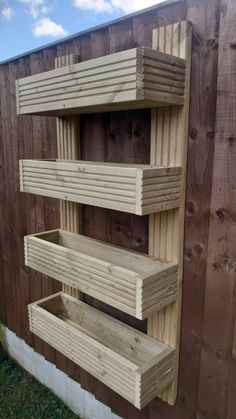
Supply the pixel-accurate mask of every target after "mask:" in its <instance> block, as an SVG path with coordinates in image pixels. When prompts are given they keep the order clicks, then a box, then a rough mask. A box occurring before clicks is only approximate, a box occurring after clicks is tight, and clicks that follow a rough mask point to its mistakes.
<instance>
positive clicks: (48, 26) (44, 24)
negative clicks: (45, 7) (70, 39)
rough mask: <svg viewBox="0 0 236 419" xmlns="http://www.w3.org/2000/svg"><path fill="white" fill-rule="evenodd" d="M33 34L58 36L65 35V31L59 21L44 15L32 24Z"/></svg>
mask: <svg viewBox="0 0 236 419" xmlns="http://www.w3.org/2000/svg"><path fill="white" fill-rule="evenodd" d="M33 34H34V35H35V36H37V37H40V36H55V37H58V36H65V35H67V31H66V30H65V29H64V28H63V27H62V25H60V24H59V23H55V22H53V21H52V20H51V19H49V18H48V17H44V18H42V19H40V20H38V21H37V22H35V23H34V24H33Z"/></svg>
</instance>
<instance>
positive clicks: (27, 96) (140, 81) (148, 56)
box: [16, 47, 185, 116]
mask: <svg viewBox="0 0 236 419" xmlns="http://www.w3.org/2000/svg"><path fill="white" fill-rule="evenodd" d="M184 88H185V60H183V59H181V58H178V57H174V56H172V55H169V54H164V53H161V52H159V51H155V50H152V49H151V48H146V47H141V48H134V49H130V50H126V51H122V52H118V53H116V54H112V55H107V56H105V57H99V58H95V59H93V60H89V61H85V62H82V63H78V64H73V65H70V66H66V67H62V68H57V69H55V70H51V71H46V72H44V73H41V74H37V75H34V76H30V77H25V78H22V79H20V80H17V82H16V91H17V113H18V114H21V115H23V114H33V115H56V116H58V115H65V114H72V113H88V112H99V111H100V112H103V111H114V110H118V109H124V108H126V109H135V108H145V107H146V108H147V107H148V108H150V107H154V106H163V105H183V103H184Z"/></svg>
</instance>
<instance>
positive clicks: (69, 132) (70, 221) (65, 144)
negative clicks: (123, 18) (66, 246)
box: [55, 54, 81, 298]
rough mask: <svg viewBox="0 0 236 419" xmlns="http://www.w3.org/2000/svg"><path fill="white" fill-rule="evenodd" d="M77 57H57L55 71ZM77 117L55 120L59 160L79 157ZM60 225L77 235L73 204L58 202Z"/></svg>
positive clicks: (73, 291)
mask: <svg viewBox="0 0 236 419" xmlns="http://www.w3.org/2000/svg"><path fill="white" fill-rule="evenodd" d="M76 59H77V57H76V56H75V55H74V54H68V55H65V56H61V57H57V58H56V59H55V67H56V69H60V68H62V67H65V66H69V65H73V64H75V62H76ZM78 124H79V121H78V117H77V116H67V117H63V118H57V153H58V158H59V159H70V160H71V159H72V160H73V159H74V160H76V159H78V158H79V155H80V143H79V131H78ZM60 220H61V222H60V224H61V228H62V229H64V230H68V231H71V232H73V233H79V231H80V228H81V215H80V208H79V206H78V204H77V203H75V202H67V201H61V202H60ZM63 291H64V292H67V293H68V294H70V295H73V296H74V297H77V298H80V293H79V291H78V289H73V288H72V287H69V286H66V285H63Z"/></svg>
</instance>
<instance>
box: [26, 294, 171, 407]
mask: <svg viewBox="0 0 236 419" xmlns="http://www.w3.org/2000/svg"><path fill="white" fill-rule="evenodd" d="M29 320H30V330H31V331H32V332H33V333H35V334H36V335H37V336H39V337H40V338H41V339H43V340H44V341H46V342H47V343H49V344H50V345H51V346H52V347H53V348H55V349H57V350H58V351H59V352H61V353H62V354H63V355H65V356H66V357H68V358H69V359H71V360H72V361H74V362H75V363H76V364H78V365H79V366H81V367H82V368H84V369H85V370H86V371H88V372H89V373H90V374H92V375H93V376H95V377H96V378H97V379H99V380H100V381H102V382H103V383H104V384H106V385H107V386H109V387H110V388H111V389H113V390H114V391H116V392H117V393H118V394H120V395H121V396H122V397H124V398H125V399H127V400H128V401H129V402H131V403H133V404H134V405H135V406H136V407H137V408H138V409H141V408H143V407H144V406H145V405H146V404H147V403H149V402H150V401H151V400H152V399H153V398H154V397H156V396H157V395H158V393H159V392H160V391H161V390H163V389H164V388H166V387H167V386H168V385H169V384H170V383H171V381H172V380H173V377H174V368H173V367H174V364H175V350H173V349H172V348H170V347H168V346H167V345H166V344H163V343H161V342H159V341H157V340H155V339H153V338H150V337H149V336H147V335H145V334H144V333H141V332H139V331H137V330H135V329H133V328H132V327H129V326H127V325H125V324H124V323H122V322H120V321H118V320H116V319H114V318H112V317H110V316H108V315H106V314H104V313H102V312H100V311H98V310H96V309H95V308H92V307H90V306H88V305H87V304H85V303H83V302H81V301H80V300H77V299H76V298H74V297H71V296H69V295H68V294H64V293H58V294H55V295H53V296H50V297H47V298H45V299H43V300H41V301H38V302H35V303H33V304H31V305H29Z"/></svg>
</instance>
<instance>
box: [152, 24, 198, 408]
mask: <svg viewBox="0 0 236 419" xmlns="http://www.w3.org/2000/svg"><path fill="white" fill-rule="evenodd" d="M191 38H192V30H191V24H190V23H189V22H187V21H183V22H179V23H174V24H172V25H168V26H165V27H160V28H157V29H154V31H153V43H152V47H153V49H156V50H159V51H161V52H165V53H168V54H173V55H175V56H178V57H180V58H184V59H185V60H186V80H185V100H184V106H173V107H163V108H155V109H152V115H151V148H150V163H151V164H154V165H163V166H169V165H170V166H171V165H178V166H181V167H182V192H181V202H180V207H179V208H177V209H173V210H169V211H163V212H160V213H155V214H152V215H150V216H149V254H151V255H152V256H155V257H157V258H160V259H161V260H163V261H169V262H176V263H178V266H179V268H178V269H179V272H178V291H177V301H176V302H175V303H173V304H171V305H169V306H168V307H166V308H164V309H163V310H161V311H159V312H156V313H154V315H152V316H151V317H149V318H148V335H149V336H152V337H154V338H155V339H158V340H160V341H162V342H164V343H166V344H168V345H169V346H171V347H173V348H175V349H176V353H177V358H176V365H175V378H174V380H173V383H172V384H171V385H170V386H169V387H168V388H167V389H166V390H164V391H163V392H162V393H161V394H160V395H159V397H160V398H161V399H162V400H164V401H166V402H168V403H169V404H170V405H174V403H175V400H176V396H177V383H178V364H179V359H178V358H179V342H180V323H181V294H182V272H183V244H184V209H185V182H186V165H187V143H188V118H189V87H190V86H189V79H190V65H191V63H190V58H191Z"/></svg>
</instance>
